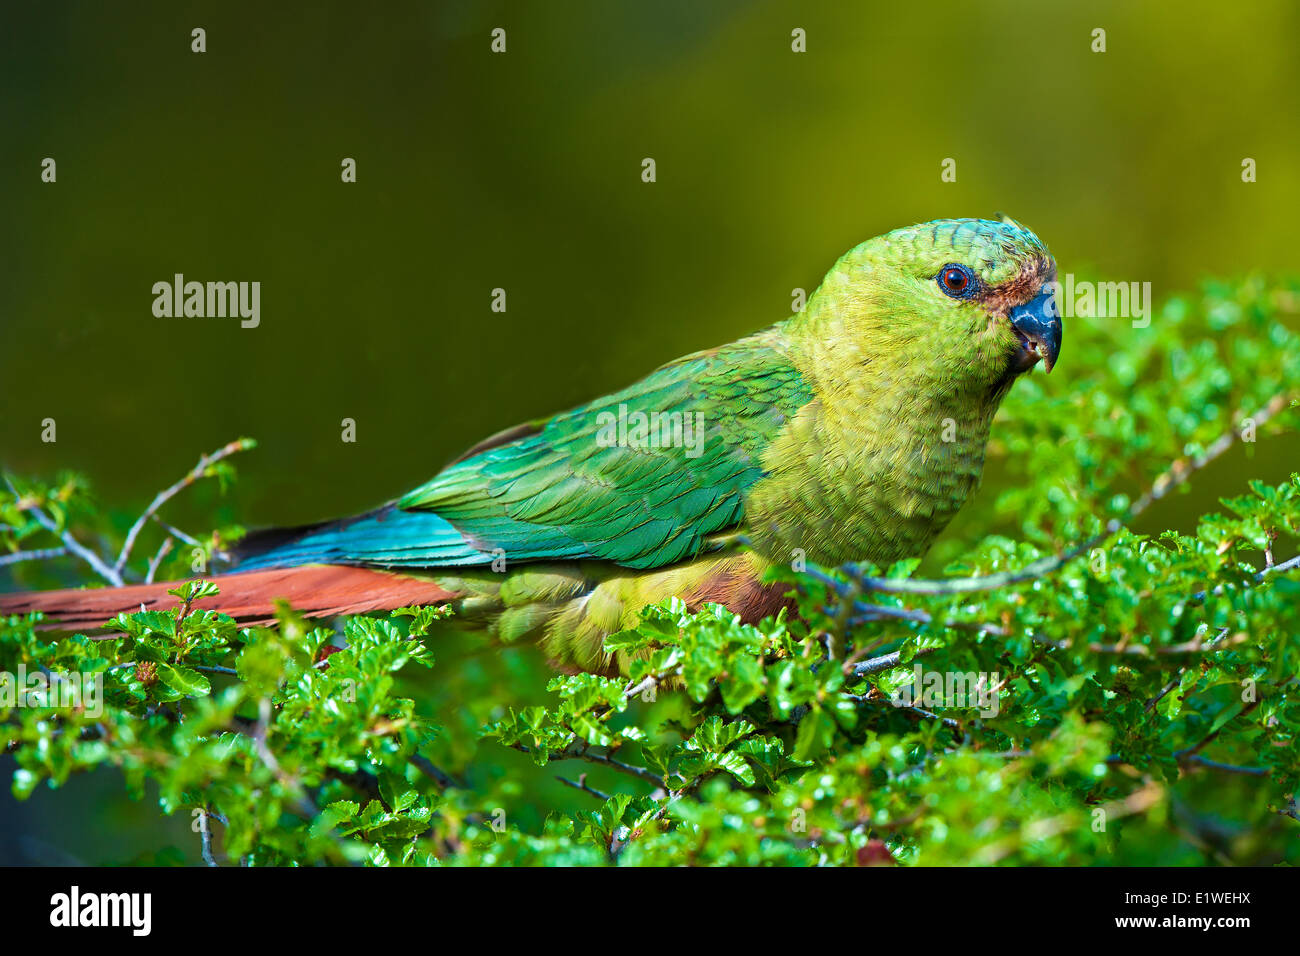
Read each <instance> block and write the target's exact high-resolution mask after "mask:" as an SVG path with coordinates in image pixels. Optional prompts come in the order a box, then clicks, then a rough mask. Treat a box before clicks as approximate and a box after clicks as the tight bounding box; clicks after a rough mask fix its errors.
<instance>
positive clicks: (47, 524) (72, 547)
mask: <svg viewBox="0 0 1300 956" xmlns="http://www.w3.org/2000/svg"><path fill="white" fill-rule="evenodd" d="M5 484H6V485H8V486H9V490H10V491H12V492H13V494H14V497H15V498H18V499H20V503H19V505H18V510H19V511H27V512H29V513H30V514H31V516H32V517H33V518H35V519H36V523H37V524H39V525H40V526H41V527H42V528H44V529H45V530H46V531H49V532H50V533H51V534H55V535H58V537H59V538H60V539H61V540H62V541H63V545H64V547H66V548H67V549H68V550H69V551H70V552H72V553H73V554H75V555H76V556H77V557H79V558H81V560H83V561H85V562H86V563H87V564H89V565H90V566H91V567H92V568H94V569H95V573H96V574H98V575H99V576H100V577H101V578H103V579H104V580H105V581H107V582H108V583H109V584H111V585H113V586H114V587H119V588H120V587H121V586H122V576H121V575H120V574H118V573H117V571H116V570H114V569H113V568H110V567H109V566H108V565H107V564H105V563H104V562H103V561H102V560H100V557H99V555H97V554H96V553H95V552H94V551H91V550H90V549H89V548H87V547H86V546H85V545H84V544H82V543H81V542H80V541H78V540H77V539H76V538H74V537H73V536H72V532H70V531H68V530H66V529H65V530H63V531H60V530H59V526H58V523H57V522H56V521H55V520H54V519H53V518H51V517H50V516H49V515H47V514H46V513H45V512H44V511H42V510H41V509H40V506H39V505H37V504H36V503H35V502H34V501H33V502H31V503H30V504H26V505H24V504H22V503H21V499H22V495H20V494H18V489H17V488H15V487H14V485H13V482H11V481H10V480H9V479H8V478H6V479H5Z"/></svg>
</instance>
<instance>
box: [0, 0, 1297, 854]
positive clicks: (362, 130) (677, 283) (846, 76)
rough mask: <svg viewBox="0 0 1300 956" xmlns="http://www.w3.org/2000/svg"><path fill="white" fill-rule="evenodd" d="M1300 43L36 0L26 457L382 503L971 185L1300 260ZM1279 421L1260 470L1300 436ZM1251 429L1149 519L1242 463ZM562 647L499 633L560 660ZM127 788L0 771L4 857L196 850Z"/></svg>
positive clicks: (1071, 224)
mask: <svg viewBox="0 0 1300 956" xmlns="http://www.w3.org/2000/svg"><path fill="white" fill-rule="evenodd" d="M194 27H203V28H204V29H205V30H206V31H207V52H206V53H203V54H196V53H193V52H191V50H190V43H191V39H190V31H191V30H192V29H193V28H194ZM495 27H502V28H504V29H505V30H506V31H507V52H506V53H505V54H503V55H494V54H493V53H491V52H490V50H489V43H490V37H489V34H490V31H491V30H492V29H493V28H495ZM796 27H798V28H802V29H803V30H805V31H806V34H807V52H806V53H802V54H796V53H793V52H792V51H791V48H790V45H791V30H793V29H794V28H796ZM1098 27H1100V28H1103V29H1105V30H1106V46H1107V49H1106V52H1104V53H1094V52H1092V50H1091V46H1092V42H1093V38H1092V30H1093V29H1094V28H1098ZM1298 49H1300V4H1297V3H1295V2H1291V0H1278V2H1272V3H1268V2H1263V3H1251V4H1244V5H1243V4H1226V3H1223V2H1221V0H1220V2H1215V3H1208V2H1196V3H1181V4H1177V5H1173V4H1156V3H1133V2H1116V3H1089V4H1086V5H1079V7H1078V8H1077V9H1066V8H1065V5H1064V4H1055V3H1033V4H1031V3H1023V2H1010V0H1004V2H997V0H992V2H986V3H982V4H964V3H963V4H903V5H894V4H880V5H875V4H844V3H832V2H827V3H800V4H791V3H783V2H775V0H773V2H756V3H736V2H717V0H713V2H708V3H700V2H698V0H696V2H689V0H683V2H654V3H650V2H637V3H631V2H628V3H609V2H599V0H590V2H571V0H559V2H540V0H530V2H511V3H501V2H487V0H479V2H442V3H432V2H431V3H421V4H411V3H386V4H384V5H383V6H382V13H381V12H379V8H375V9H374V10H367V9H366V8H364V7H362V6H358V5H356V4H354V3H337V2H324V3H314V4H312V5H310V6H307V5H294V6H293V7H289V6H288V5H268V4H264V3H260V4H259V3H232V2H226V3H220V4H203V3H175V2H167V3H163V2H154V3H133V4H131V5H118V6H116V7H113V6H108V5H101V4H92V3H61V4H40V3H31V4H18V3H8V4H6V5H5V6H4V8H3V11H2V12H0V83H2V88H3V90H4V93H3V94H2V95H0V129H2V130H3V135H2V136H0V215H2V216H3V220H2V221H3V224H4V227H5V228H4V230H3V233H2V234H0V383H3V384H2V385H0V466H2V467H3V468H5V469H7V470H10V471H12V472H15V473H17V474H21V475H31V476H45V477H51V476H52V475H53V474H54V473H55V472H57V471H58V470H60V469H65V468H71V469H76V470H79V471H81V472H83V473H85V474H86V475H88V476H89V478H90V479H91V481H92V483H93V486H94V488H95V490H96V493H97V495H98V496H99V498H100V500H101V501H102V502H104V504H105V506H106V507H107V508H109V509H110V510H112V511H113V512H114V513H119V512H120V514H121V516H122V520H123V522H124V523H125V522H126V521H128V520H129V518H130V516H132V515H133V514H135V513H138V512H139V510H141V509H142V508H143V506H144V505H145V504H146V503H147V501H148V500H149V498H150V497H151V496H152V495H153V493H154V492H155V491H157V490H158V489H160V488H162V487H164V486H166V485H168V484H170V483H171V482H172V481H173V480H175V479H176V478H177V477H178V476H179V475H180V474H181V473H182V472H183V471H184V470H185V469H187V468H188V467H190V466H191V465H192V464H193V463H194V461H195V460H196V458H197V456H198V454H199V453H200V452H202V451H206V450H210V449H212V448H215V447H217V446H219V445H221V444H223V443H224V442H226V441H228V440H229V439H231V438H234V437H236V436H239V435H250V436H253V437H256V438H257V439H258V440H259V441H260V443H261V447H260V448H259V449H258V450H257V451H255V452H253V453H252V454H250V455H246V456H241V460H240V461H239V462H238V465H239V468H240V470H241V475H242V480H241V481H240V483H239V484H238V485H237V486H236V487H235V489H234V490H233V492H232V493H231V494H230V495H228V496H227V497H226V498H224V499H221V500H220V501H218V500H217V499H215V498H214V497H213V496H212V495H211V494H205V493H200V494H197V495H191V496H187V497H184V498H182V499H180V500H178V501H177V502H175V503H174V504H172V505H170V506H169V508H168V512H167V517H168V519H169V520H170V521H172V523H174V524H177V525H179V526H180V527H182V528H187V527H188V528H192V529H193V530H204V529H207V528H210V527H212V526H213V525H214V524H217V523H224V522H239V523H242V524H245V525H248V526H259V525H268V524H286V523H298V522H305V521H310V520H313V519H318V518H323V517H328V516H334V515H339V514H344V513H349V512H354V511H358V510H362V509H365V508H368V507H370V506H372V505H374V504H376V503H378V502H380V501H383V500H385V499H387V498H389V497H391V496H393V495H395V494H397V493H400V492H402V491H404V490H406V489H407V488H409V487H411V486H413V485H415V484H417V483H419V482H421V481H423V480H424V479H426V478H427V477H428V476H429V475H430V474H432V473H433V472H434V471H436V470H437V469H438V468H439V467H441V465H442V464H443V463H445V462H446V461H447V460H448V459H449V458H451V457H453V456H454V455H456V454H457V453H459V452H460V451H461V450H463V449H464V448H465V447H467V446H468V445H470V444H472V443H473V442H475V441H476V440H478V439H479V438H481V437H483V436H485V435H486V434H489V433H491V432H493V431H495V430H498V429H500V428H502V427H505V426H508V425H512V424H514V423H516V422H518V421H521V420H524V419H528V418H533V417H536V416H539V415H542V414H545V413H549V412H552V411H555V410H557V409H560V408H564V407H567V406H571V405H574V404H576V403H578V402H581V401H584V400H586V399H589V398H591V397H594V396H596V395H599V394H601V393H603V392H605V391H608V390H610V389H613V388H616V387H619V386H621V385H623V384H625V383H626V382H628V381H629V380H631V379H634V378H636V377H638V376H640V375H641V374H643V373H645V372H647V371H649V370H651V369H652V368H654V367H655V366H657V365H659V364H660V363H662V362H663V361H666V360H668V359H671V358H673V357H675V356H677V355H679V354H682V353H685V352H688V351H693V350H695V349H698V348H702V347H706V346H710V345H714V344H717V343H719V342H722V341H726V340H729V339H733V338H736V337H739V336H741V335H743V334H745V333H747V332H749V331H752V330H754V329H755V328H758V327H760V326H763V325H766V324H768V323H770V322H772V321H775V320H777V319H780V318H783V317H784V316H785V315H787V314H788V312H789V310H790V302H791V290H792V289H794V288H795V287H802V288H805V289H807V290H809V291H811V289H812V288H813V287H815V286H816V284H817V282H818V281H819V279H820V277H821V275H822V273H823V272H824V271H825V270H826V269H827V268H828V267H829V266H830V264H831V263H832V262H833V261H834V260H835V259H836V258H837V257H838V256H839V255H840V254H841V253H842V252H844V251H845V250H846V249H848V248H849V247H850V246H852V245H854V244H855V243H857V242H859V241H861V240H863V239H865V238H867V237H870V236H872V235H875V234H877V233H880V232H883V231H885V230H888V229H890V228H893V227H895V226H899V225H903V224H907V223H911V222H916V221H923V220H928V219H933V218H938V217H950V216H952V217H955V216H987V215H991V214H993V213H994V212H997V211H1004V212H1007V213H1009V214H1011V215H1013V216H1015V217H1016V218H1017V219H1020V220H1021V221H1023V222H1025V223H1027V224H1028V225H1030V226H1031V227H1032V228H1034V229H1035V230H1036V231H1037V232H1038V233H1039V234H1040V235H1041V236H1042V237H1043V238H1044V239H1045V240H1046V241H1047V242H1048V243H1049V245H1050V246H1051V247H1052V250H1053V252H1054V253H1055V254H1056V257H1057V259H1058V262H1059V263H1060V267H1061V270H1062V272H1069V271H1073V272H1086V273H1090V274H1094V275H1098V276H1100V277H1102V278H1105V279H1109V280H1126V281H1149V282H1151V283H1152V286H1153V290H1154V295H1155V298H1156V299H1157V300H1160V299H1162V298H1164V297H1165V296H1167V295H1169V294H1171V293H1173V292H1176V291H1183V290H1189V289H1192V288H1194V287H1195V285H1196V283H1197V281H1198V280H1199V279H1200V278H1202V277H1203V276H1206V275H1218V276H1237V275H1241V274H1243V273H1246V272H1250V271H1256V270H1258V271H1264V272H1271V273H1281V272H1295V271H1296V269H1297V267H1300V257H1298V256H1297V251H1296V246H1295V242H1296V240H1295V235H1296V233H1295V227H1296V222H1297V218H1296V215H1297V210H1300V132H1298V130H1297V122H1296V103H1297V102H1298V101H1300V54H1297V50H1298ZM45 157H53V158H54V159H55V160H56V161H57V164H58V165H57V169H58V181H57V183H55V184H46V183H42V182H41V179H40V171H41V167H40V164H41V160H42V159H43V158H45ZM344 157H353V158H355V159H356V161H357V170H358V177H357V178H358V181H357V182H356V183H355V184H344V183H342V182H341V181H340V175H339V174H340V162H341V160H342V159H343V158H344ZM645 157H653V158H654V159H655V161H656V163H657V173H658V181H657V182H655V183H653V184H646V183H643V182H642V181H641V176H640V173H641V161H642V159H643V158H645ZM946 157H952V158H954V159H955V160H956V163H957V181H956V182H955V183H943V182H941V181H940V164H941V162H942V160H943V159H944V158H946ZM1243 157H1252V158H1254V159H1255V160H1256V161H1257V163H1258V182H1256V183H1253V184H1245V183H1243V182H1242V181H1241V161H1242V159H1243ZM177 272H181V273H184V274H185V275H186V277H187V278H190V279H196V280H199V281H209V280H212V281H218V280H220V281H226V280H234V281H240V280H242V281H252V280H257V281H260V282H261V285H262V292H261V295H262V298H261V325H260V327H258V328H256V329H242V328H240V326H239V323H238V321H237V320H234V319H194V318H190V319H186V318H163V319H160V318H155V317H154V316H153V314H152V310H151V306H152V302H153V295H152V292H151V287H152V285H153V283H154V282H157V281H163V280H166V281H170V279H171V277H172V275H173V274H174V273H177ZM497 287H500V288H504V289H505V290H506V291H507V295H508V311H506V312H505V313H494V312H492V311H490V308H489V306H490V297H491V290H493V289H494V288H497ZM1076 321H1078V320H1076ZM1098 321H1104V320H1098ZM1112 321H1113V320H1112ZM1120 321H1124V320H1120ZM1135 334H1136V333H1135ZM1156 334H1158V331H1157V333H1156ZM1066 335H1067V338H1066V344H1065V351H1064V352H1063V355H1062V359H1061V361H1060V363H1059V366H1058V370H1057V371H1056V373H1055V374H1054V375H1053V376H1052V379H1051V380H1050V381H1051V386H1052V387H1053V388H1058V389H1069V387H1070V352H1069V340H1068V335H1069V330H1068V328H1067V331H1066ZM45 418H54V419H55V420H56V421H57V428H58V441H57V443H54V444H45V443H42V441H41V422H42V420H43V419H45ZM344 418H352V419H354V420H355V421H356V423H357V439H358V440H357V442H356V443H355V444H345V443H343V442H342V441H341V440H340V432H341V426H340V422H341V420H342V419H344ZM1249 451H1250V452H1251V453H1252V454H1253V455H1254V458H1255V460H1254V461H1253V462H1252V464H1251V465H1250V467H1249V471H1250V473H1251V474H1252V475H1258V476H1259V477H1262V478H1266V479H1270V480H1278V479H1280V478H1281V477H1283V476H1284V475H1285V474H1286V473H1287V472H1288V471H1289V470H1291V469H1292V468H1294V467H1295V461H1294V459H1295V455H1294V452H1293V451H1292V450H1290V449H1288V448H1284V447H1280V446H1279V445H1278V444H1277V443H1276V442H1275V443H1272V444H1269V443H1261V445H1260V446H1259V447H1258V448H1255V449H1250V450H1249ZM1245 453H1246V452H1244V451H1238V452H1237V453H1236V454H1235V456H1229V457H1227V458H1225V459H1224V460H1222V461H1221V462H1219V463H1218V464H1216V466H1214V467H1213V468H1211V469H1210V470H1208V472H1207V473H1206V475H1205V476H1204V478H1203V479H1198V483H1197V488H1196V491H1195V492H1194V493H1193V494H1192V495H1189V496H1179V497H1177V498H1174V499H1171V500H1169V501H1167V502H1163V503H1162V504H1161V506H1160V507H1159V508H1156V509H1152V511H1151V512H1149V513H1148V515H1147V517H1146V522H1147V523H1149V525H1150V528H1152V529H1154V528H1162V527H1166V526H1168V527H1181V528H1184V529H1186V528H1187V527H1188V525H1189V524H1190V523H1192V522H1194V519H1195V516H1196V515H1197V514H1199V513H1200V512H1201V511H1203V510H1204V509H1205V508H1206V507H1208V506H1211V505H1212V503H1213V501H1214V500H1215V498H1216V497H1217V496H1218V495H1220V494H1226V493H1229V492H1236V491H1238V490H1240V484H1239V482H1240V481H1241V479H1242V477H1243V466H1242V463H1241V458H1240V456H1241V455H1243V454H1245ZM993 476H994V478H993V480H992V481H991V482H990V483H989V484H988V485H986V487H985V489H984V491H983V492H982V495H985V496H990V495H992V494H995V493H996V490H997V489H996V469H995V470H994V472H993ZM978 508H979V502H978V501H976V502H974V503H973V504H971V505H970V506H968V514H969V513H970V512H972V511H974V512H976V513H977V512H978ZM970 527H971V523H970V520H969V519H967V520H966V521H965V523H962V522H961V521H959V522H958V523H957V524H955V525H954V527H953V529H952V530H951V531H950V534H952V535H961V534H963V533H965V532H964V529H968V528H970ZM69 570H70V572H71V573H75V574H80V570H79V569H77V568H75V567H71V566H70V568H69ZM6 580H7V579H5V578H0V587H4V586H6V584H5V581H6ZM467 653H468V652H467ZM521 655H522V656H521ZM525 657H526V652H512V654H511V655H507V656H506V657H505V658H504V659H502V660H495V659H489V658H485V657H484V656H483V655H474V656H473V657H472V658H471V659H470V661H471V663H468V664H466V665H465V666H466V667H468V668H470V669H471V670H472V669H473V668H478V669H479V671H480V672H481V673H480V674H479V678H475V679H480V678H481V679H484V680H487V679H492V677H493V675H494V674H495V675H496V676H497V677H500V678H502V679H504V678H505V677H506V676H508V675H509V674H510V673H512V672H513V671H516V670H520V669H521V668H522V671H520V672H521V673H526V674H533V673H534V669H533V667H532V664H531V663H528V662H526V661H525V662H524V663H520V662H519V661H520V660H524V658H525ZM516 658H518V660H517V659H516ZM512 669H513V670H512ZM467 679H468V678H467ZM539 680H540V679H539ZM443 686H444V688H445V687H447V686H452V687H453V688H454V687H455V686H456V685H455V684H452V685H443ZM539 691H540V685H535V686H534V688H533V690H532V691H526V692H524V693H526V694H532V695H533V696H536V692H539ZM119 789H120V784H118V783H117V782H116V781H113V780H111V779H108V778H96V780H94V781H90V782H85V783H78V784H77V786H76V788H73V789H70V790H69V791H67V792H63V793H59V794H45V793H42V794H40V795H38V796H37V797H36V798H34V799H33V800H32V801H30V802H29V803H27V804H23V805H16V804H14V803H13V802H12V801H11V800H10V799H9V797H8V796H7V794H6V795H5V796H3V797H0V862H16V861H27V862H59V861H60V860H61V859H62V858H63V857H64V856H67V855H69V854H70V855H72V856H73V857H75V858H76V859H82V860H84V861H86V862H99V861H102V860H107V859H125V858H127V857H129V856H133V855H135V854H136V853H138V852H140V851H141V849H142V848H149V847H160V846H163V845H165V844H167V843H176V844H178V845H181V846H183V847H184V852H185V853H186V854H187V856H188V857H189V858H191V859H193V858H195V857H196V854H197V840H196V839H195V840H191V839H189V833H188V821H165V822H163V823H160V822H159V820H158V817H157V814H156V812H155V811H154V810H153V809H152V808H151V807H149V806H148V805H143V806H141V805H135V804H126V805H125V806H124V805H122V803H121V801H120V800H118V799H116V798H114V799H107V798H105V797H104V795H105V794H116V793H117V792H118V790H119ZM92 804H93V805H94V806H95V807H96V808H97V809H96V811H95V813H93V814H88V813H86V812H85V808H86V807H87V806H89V805H92ZM150 828H161V829H164V830H166V831H167V833H162V832H158V833H154V832H153V831H152V830H151V829H150Z"/></svg>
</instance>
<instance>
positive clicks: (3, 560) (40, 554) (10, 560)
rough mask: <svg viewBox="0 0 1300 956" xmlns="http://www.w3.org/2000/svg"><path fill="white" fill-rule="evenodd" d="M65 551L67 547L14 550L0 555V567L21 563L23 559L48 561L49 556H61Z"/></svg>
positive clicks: (66, 551)
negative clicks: (11, 552)
mask: <svg viewBox="0 0 1300 956" xmlns="http://www.w3.org/2000/svg"><path fill="white" fill-rule="evenodd" d="M67 553H68V549H67V548H38V549H37V550H35V551H15V552H14V553H13V554H6V555H4V556H3V557H0V567H4V566H5V565H6V564H21V563H22V562H24V561H48V560H49V559H50V558H61V557H63V556H64V555H66V554H67Z"/></svg>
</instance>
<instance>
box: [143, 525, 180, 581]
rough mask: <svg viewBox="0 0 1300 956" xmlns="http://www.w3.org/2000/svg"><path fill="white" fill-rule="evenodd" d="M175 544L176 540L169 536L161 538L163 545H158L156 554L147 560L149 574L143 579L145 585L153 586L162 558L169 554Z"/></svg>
mask: <svg viewBox="0 0 1300 956" xmlns="http://www.w3.org/2000/svg"><path fill="white" fill-rule="evenodd" d="M175 543H176V539H175V538H173V537H172V536H171V535H168V536H167V537H165V538H163V543H162V544H161V545H159V547H158V552H157V553H156V554H155V555H154V556H153V557H152V558H150V559H149V573H148V574H146V575H145V577H144V583H145V584H153V579H154V575H156V574H157V573H158V565H160V564H162V562H163V558H165V557H167V555H169V554H170V553H171V550H172V546H173V545H175Z"/></svg>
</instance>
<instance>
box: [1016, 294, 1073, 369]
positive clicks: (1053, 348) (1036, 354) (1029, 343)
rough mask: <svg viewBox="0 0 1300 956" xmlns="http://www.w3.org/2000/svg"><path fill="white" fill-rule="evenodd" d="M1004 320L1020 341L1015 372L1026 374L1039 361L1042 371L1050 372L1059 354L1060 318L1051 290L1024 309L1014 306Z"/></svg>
mask: <svg viewBox="0 0 1300 956" xmlns="http://www.w3.org/2000/svg"><path fill="white" fill-rule="evenodd" d="M1008 318H1010V320H1011V330H1012V331H1013V332H1015V333H1016V336H1017V337H1018V338H1019V339H1020V354H1019V355H1018V356H1017V357H1016V359H1015V366H1016V370H1017V371H1020V372H1026V371H1028V370H1029V369H1030V368H1032V367H1033V365H1034V363H1035V362H1037V361H1038V360H1039V359H1040V358H1041V359H1042V360H1043V369H1044V370H1045V371H1047V372H1050V371H1051V370H1052V366H1053V365H1055V364H1056V357H1057V356H1058V355H1059V354H1060V353H1061V317H1060V315H1059V314H1058V312H1057V308H1056V300H1055V299H1054V298H1053V296H1052V290H1050V289H1049V290H1047V291H1046V292H1041V293H1039V294H1038V295H1037V296H1035V297H1034V298H1033V299H1031V300H1030V301H1028V302H1026V303H1025V304H1024V305H1018V306H1016V307H1015V308H1014V309H1012V310H1011V312H1010V314H1009V316H1008Z"/></svg>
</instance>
